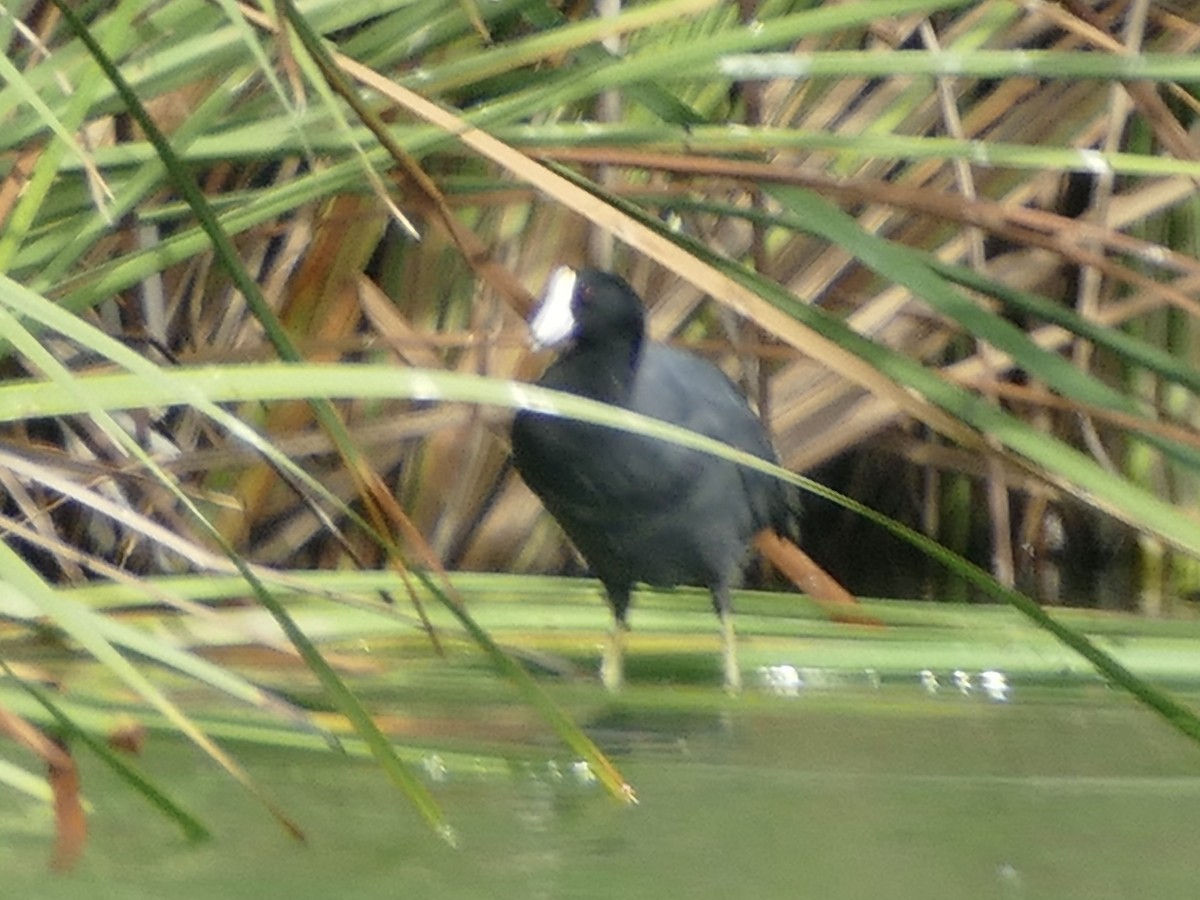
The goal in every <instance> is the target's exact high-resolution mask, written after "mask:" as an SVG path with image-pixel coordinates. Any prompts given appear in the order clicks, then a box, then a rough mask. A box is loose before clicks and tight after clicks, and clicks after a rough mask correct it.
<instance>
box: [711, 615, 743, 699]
mask: <svg viewBox="0 0 1200 900" xmlns="http://www.w3.org/2000/svg"><path fill="white" fill-rule="evenodd" d="M717 615H719V616H720V617H721V659H722V661H723V663H724V665H725V692H726V693H727V694H740V693H741V692H742V670H741V668H740V667H739V666H738V658H737V635H736V634H734V631H733V611H732V610H730V609H723V610H721V611H720V612H718V613H717Z"/></svg>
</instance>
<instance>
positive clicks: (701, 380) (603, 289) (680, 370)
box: [512, 268, 799, 691]
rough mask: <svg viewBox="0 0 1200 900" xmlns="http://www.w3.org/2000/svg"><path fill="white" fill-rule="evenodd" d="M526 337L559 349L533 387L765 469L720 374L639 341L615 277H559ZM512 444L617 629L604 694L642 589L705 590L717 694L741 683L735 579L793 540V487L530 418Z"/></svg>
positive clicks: (761, 444) (550, 419)
mask: <svg viewBox="0 0 1200 900" xmlns="http://www.w3.org/2000/svg"><path fill="white" fill-rule="evenodd" d="M530 328H531V331H532V333H533V340H534V343H535V345H537V346H542V347H551V346H563V347H565V349H564V350H563V351H562V353H561V355H560V356H559V357H558V359H557V360H556V361H555V362H554V363H553V364H552V365H551V366H550V368H549V369H548V370H547V371H546V373H545V375H543V376H542V378H541V380H540V381H539V382H538V384H540V385H542V386H544V387H548V388H554V389H556V390H560V391H566V392H569V393H572V394H577V395H580V396H584V397H590V398H592V399H595V400H602V401H604V402H606V403H611V404H613V405H615V406H620V407H624V408H626V409H630V410H634V411H635V412H639V413H643V414H644V415H647V416H653V417H654V418H656V419H662V420H663V421H666V422H670V423H672V424H674V425H679V426H682V427H683V428H687V429H690V430H692V431H695V432H698V433H700V434H703V435H706V436H708V437H711V438H715V439H716V440H719V441H723V442H725V443H727V444H731V445H732V446H734V447H737V448H739V449H741V450H745V451H746V452H748V453H752V454H754V455H755V456H758V457H760V458H762V459H766V460H771V461H772V462H774V461H775V459H776V456H775V451H774V450H773V449H772V447H771V443H770V440H769V439H768V437H767V434H766V432H765V430H764V429H763V426H762V423H761V422H760V421H759V420H758V418H757V417H756V416H755V415H754V413H753V412H752V411H751V410H750V407H749V406H747V404H746V401H745V398H743V397H742V395H741V394H740V393H739V392H738V390H737V388H735V387H734V385H733V384H732V382H730V381H729V379H728V378H726V377H725V375H724V374H723V373H722V372H721V371H720V370H719V369H718V368H716V367H715V366H713V365H712V364H710V363H708V362H706V361H705V360H702V359H700V358H699V357H696V356H693V355H691V354H690V353H685V352H683V351H680V350H676V349H673V348H671V347H667V346H665V345H663V344H659V343H654V342H651V341H648V340H646V339H645V317H644V313H643V307H642V302H641V300H640V299H639V298H638V296H637V294H635V293H634V292H633V289H632V288H630V287H629V285H628V284H627V283H626V282H625V281H623V280H622V279H621V278H618V277H617V276H615V275H611V274H609V273H606V272H601V271H597V270H594V269H584V270H582V271H579V272H575V271H572V270H571V269H569V268H560V269H558V270H557V271H556V272H555V273H554V274H553V275H552V276H551V278H550V280H549V282H548V283H547V286H546V290H545V293H544V294H543V297H542V300H541V305H540V307H539V309H538V311H537V313H536V314H535V316H534V317H533V319H532V320H531V322H530ZM512 446H513V458H514V461H515V463H516V467H517V471H519V472H520V473H521V477H522V478H524V479H525V483H526V484H528V485H529V487H530V488H532V490H533V492H534V493H535V494H537V495H538V497H540V498H541V500H542V502H543V503H544V504H545V506H546V508H547V509H548V510H549V511H550V513H551V514H552V515H553V516H554V518H555V519H556V520H558V523H559V524H560V525H561V526H562V528H563V530H564V531H565V532H566V533H567V536H568V537H569V538H570V539H571V540H572V541H573V542H574V544H575V546H576V547H577V548H578V549H579V551H580V552H581V553H582V554H583V556H584V558H585V559H586V560H587V562H588V565H589V566H590V567H591V569H592V572H593V573H594V574H595V575H596V576H597V577H598V578H599V579H600V581H601V582H602V583H603V585H604V588H605V591H606V592H607V594H608V602H609V604H610V605H611V606H612V611H613V616H614V619H615V621H614V627H613V633H612V639H611V641H610V643H609V645H608V649H607V651H606V652H605V654H604V661H603V664H602V666H601V674H602V677H603V680H604V683H605V685H606V686H607V687H608V688H609V689H610V690H615V689H616V688H618V687H619V686H620V684H621V680H622V646H623V633H624V631H625V630H626V628H627V625H626V613H627V612H628V609H629V599H630V591H631V589H632V587H633V585H634V584H635V583H636V582H645V583H646V584H650V585H654V586H658V587H671V586H675V585H681V584H687V585H702V586H704V587H707V588H708V589H709V590H710V591H711V592H712V600H713V607H714V609H715V610H716V613H717V616H718V617H719V618H720V620H721V627H722V636H723V640H724V653H723V662H724V669H725V686H726V688H727V689H728V690H730V691H736V690H737V689H738V688H739V687H740V684H741V676H740V673H739V669H738V664H737V654H736V648H735V646H734V634H733V618H732V610H731V608H730V589H731V588H733V587H735V586H736V585H737V584H738V582H739V581H740V579H741V576H742V570H743V567H744V565H745V561H746V556H747V550H748V548H749V545H750V544H751V542H752V541H754V542H755V543H756V545H757V546H758V547H759V548H760V550H764V551H765V552H768V553H770V551H771V550H772V549H778V547H779V546H780V545H782V544H784V543H785V542H784V541H783V540H782V539H781V536H793V535H794V534H795V532H796V530H797V527H796V526H797V519H796V511H797V503H796V497H795V494H794V491H793V490H792V489H791V487H790V486H788V485H786V484H784V483H782V482H780V481H777V480H776V479H773V478H771V477H769V476H767V475H764V474H762V473H759V472H755V471H753V470H751V469H747V468H744V467H742V466H738V465H736V464H734V463H731V462H728V461H726V460H722V459H719V458H717V457H714V456H710V455H708V454H704V453H699V452H697V451H695V450H689V449H686V448H683V447H680V446H677V445H675V444H669V443H666V442H663V441H658V440H655V439H653V438H648V437H643V436H641V435H636V434H628V433H625V432H622V431H619V430H616V429H610V428H605V427H603V426H599V425H591V424H588V423H585V422H578V421H572V420H571V419H566V418H560V417H556V416H551V415H545V414H541V413H537V412H532V411H528V410H522V411H521V412H519V413H518V414H517V416H516V418H515V420H514V422H513V430H512ZM797 552H799V551H798V550H797ZM772 555H773V554H772Z"/></svg>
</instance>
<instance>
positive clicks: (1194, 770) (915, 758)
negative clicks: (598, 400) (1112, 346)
mask: <svg viewBox="0 0 1200 900" xmlns="http://www.w3.org/2000/svg"><path fill="white" fill-rule="evenodd" d="M688 690H689V691H692V692H693V694H691V695H681V696H693V695H694V692H695V691H698V690H704V689H701V688H690V689H688ZM656 696H657V695H656ZM637 698H638V694H637V692H636V691H634V692H631V693H630V695H629V696H628V697H627V698H625V699H624V700H623V701H621V702H619V703H616V704H612V703H610V702H609V701H607V700H605V699H604V698H603V697H601V696H600V695H599V692H597V693H596V695H595V696H594V697H591V698H590V699H589V701H588V703H587V704H586V708H580V709H578V710H577V712H578V713H579V715H580V717H581V719H582V720H583V721H585V722H590V729H591V731H592V733H593V734H594V735H595V737H596V738H597V740H598V741H599V742H600V743H601V744H602V745H603V746H604V747H605V748H606V750H608V751H609V752H610V753H611V754H612V755H613V758H614V759H615V760H616V762H617V763H618V765H619V766H620V767H621V769H622V771H623V772H624V774H625V775H626V776H627V777H628V778H629V779H630V780H631V781H632V782H633V783H634V785H635V786H636V788H637V790H638V793H639V796H640V800H641V802H640V804H639V805H638V806H637V807H635V808H622V807H620V806H618V805H617V804H616V803H615V802H614V801H612V800H610V799H609V798H607V797H606V796H605V795H604V794H603V793H602V792H601V790H600V789H599V788H597V787H596V786H595V785H590V784H588V783H586V780H585V779H581V778H580V777H578V773H575V772H573V771H572V769H571V765H570V759H569V757H567V756H566V755H565V754H564V753H563V752H561V751H560V750H558V748H557V747H556V745H555V744H554V742H553V740H552V739H550V738H548V737H546V738H545V739H544V742H542V741H541V738H538V739H537V740H535V741H534V744H535V745H537V746H541V747H543V748H544V749H543V750H542V751H538V752H534V753H533V754H532V755H531V757H530V758H531V760H532V761H526V762H522V763H520V764H514V765H513V766H512V768H511V770H508V771H507V772H505V771H497V770H496V769H495V768H494V767H493V768H491V769H489V770H487V771H486V772H485V771H482V770H481V771H478V772H473V771H471V769H470V767H469V766H468V767H463V766H459V767H458V768H457V769H453V768H452V769H451V770H450V771H449V772H448V773H447V775H446V776H445V778H444V779H440V780H438V779H434V780H433V781H432V783H433V787H434V790H435V792H436V794H437V796H438V798H439V800H440V801H441V802H442V803H443V804H444V805H445V808H446V810H447V812H448V814H449V815H450V817H451V818H452V820H453V822H454V824H455V826H456V828H457V830H458V833H459V835H460V838H461V847H460V849H457V850H452V849H450V848H448V847H447V846H445V845H443V844H442V843H440V842H439V841H438V840H436V839H434V838H433V837H431V836H430V834H429V833H428V832H427V831H426V830H425V829H424V828H423V827H422V826H421V824H420V823H419V822H418V821H417V819H416V817H415V815H414V814H413V812H412V811H411V810H410V808H409V807H408V806H407V804H406V802H405V801H404V800H403V799H402V798H401V797H400V796H399V795H398V794H397V793H396V792H395V791H393V790H392V789H391V788H390V787H389V786H388V785H387V784H386V783H385V782H384V780H383V778H382V777H381V776H380V775H379V774H378V772H377V771H375V770H374V769H373V768H372V767H371V766H370V765H369V764H367V763H364V762H360V761H355V760H346V759H342V758H336V757H333V756H330V755H321V754H312V753H302V752H294V751H268V750H264V749H262V748H252V747H245V746H238V745H233V746H232V747H231V749H232V750H234V751H235V752H236V753H237V755H238V756H239V758H240V759H241V761H242V762H243V763H244V764H245V765H246V767H247V768H248V769H249V770H250V772H251V773H252V775H253V776H254V777H255V778H257V779H258V780H260V782H261V783H263V784H264V785H265V786H266V787H267V788H268V789H269V791H270V792H271V794H272V795H273V797H274V798H275V799H277V800H278V801H279V803H281V804H282V806H283V807H284V808H285V809H286V810H287V811H288V812H289V813H290V814H291V815H292V816H293V817H294V818H295V819H296V820H297V821H298V822H299V823H300V824H301V825H302V827H303V828H304V829H305V830H306V832H307V836H308V843H307V844H306V845H300V844H297V843H296V842H294V841H292V840H290V839H289V838H288V837H286V836H285V835H284V833H283V832H282V831H281V830H280V829H279V828H278V827H277V826H276V825H275V824H274V823H273V821H272V820H271V819H269V818H268V817H267V816H266V815H265V814H264V813H263V811H262V809H261V807H259V806H258V805H257V804H256V802H255V801H254V800H252V799H251V798H250V797H249V796H248V795H247V794H246V793H245V792H244V791H242V790H241V789H239V788H237V787H235V786H233V785H232V783H231V782H230V781H229V780H228V779H227V778H226V777H225V776H223V775H222V774H221V773H219V772H218V771H216V770H215V769H214V767H213V766H212V765H211V764H210V763H209V762H207V761H206V760H205V759H204V758H202V756H201V755H200V754H199V753H198V752H197V751H195V750H193V749H192V748H191V747H189V746H187V745H184V744H183V743H181V742H178V741H175V740H173V739H170V738H162V737H157V738H152V740H151V741H150V743H149V745H148V747H147V749H146V752H145V754H144V756H143V758H142V760H141V764H142V765H143V766H144V768H145V769H146V770H147V771H148V772H149V773H151V774H152V775H154V776H155V777H156V778H158V779H159V780H160V781H161V782H162V783H164V784H167V785H170V786H171V787H172V789H173V790H174V791H175V792H176V794H177V795H178V796H179V797H180V799H182V800H184V801H185V802H186V803H188V804H189V805H190V807H191V808H192V809H193V810H194V811H195V812H197V813H198V814H199V815H200V816H201V817H202V818H203V819H204V820H205V822H206V823H207V824H209V825H210V826H211V827H212V828H213V829H214V830H215V832H216V834H217V836H216V839H215V840H213V841H212V842H210V843H207V844H202V845H199V846H189V845H186V844H185V843H183V842H182V840H181V839H180V838H179V837H178V835H177V833H176V832H174V831H173V830H172V827H171V826H170V825H169V824H167V823H166V822H165V821H164V820H163V819H162V818H161V817H160V816H159V815H158V814H157V813H155V812H153V811H151V810H150V809H149V808H148V807H147V806H146V805H145V804H144V803H143V802H142V801H141V800H140V799H138V798H136V797H134V796H133V795H132V794H130V793H129V792H128V791H126V790H125V789H124V788H122V787H121V786H120V785H118V784H117V783H116V782H115V781H114V779H113V778H112V776H110V775H108V774H107V773H106V772H105V771H103V770H102V769H101V768H100V767H99V766H98V765H96V764H95V763H94V762H87V761H86V760H85V761H84V773H83V774H84V779H85V781H84V784H85V790H86V794H87V797H88V799H89V800H90V802H91V803H92V804H93V807H94V809H93V813H92V816H91V819H90V822H91V843H90V845H89V847H88V849H87V852H86V856H85V857H84V859H83V861H82V863H81V864H80V866H79V868H78V870H77V871H75V872H74V873H72V874H69V875H59V876H54V875H50V874H48V873H47V872H46V860H47V856H48V853H49V847H50V844H51V841H52V830H51V821H50V816H49V813H48V811H47V810H46V809H45V808H43V807H40V806H38V805H37V804H35V803H32V802H27V801H25V800H24V799H23V798H18V797H17V796H16V795H14V794H11V793H6V794H5V796H4V798H3V800H2V801H0V873H2V876H0V897H3V898H10V897H13V898H47V900H53V898H58V897H62V898H83V900H90V898H113V900H141V898H147V900H148V898H155V900H161V898H172V900H188V898H205V900H207V898H228V900H238V898H253V900H272V898H310V897H311V898H325V897H339V898H340V897H353V898H375V897H380V898H383V897H432V898H440V897H446V898H459V900H464V898H508V897H513V898H518V897H519V898H609V897H621V898H643V897H644V898H676V897H678V898H688V900H700V898H741V897H753V898H760V897H761V898H807V897H812V898H828V900H837V898H856V900H857V898H921V900H934V898H947V900H950V898H953V900H964V898H971V900H976V898H1005V900H1007V898H1047V900H1070V898H1080V900H1106V898H1114V900H1116V898H1140V900H1147V898H1149V900H1154V898H1194V897H1197V896H1200V858H1198V856H1197V853H1196V852H1195V851H1196V848H1197V843H1198V841H1197V835H1200V750H1198V749H1197V748H1195V747H1194V746H1193V745H1190V744H1189V743H1187V742H1186V741H1185V740H1183V739H1182V738H1179V737H1178V736H1177V735H1175V734H1174V733H1173V732H1171V731H1170V730H1168V729H1167V727H1166V726H1164V725H1163V724H1161V723H1160V722H1159V721H1158V720H1156V719H1154V718H1152V717H1151V716H1149V715H1148V714H1146V713H1145V712H1143V711H1142V710H1140V709H1138V708H1136V707H1135V706H1134V705H1133V704H1132V703H1131V702H1130V701H1128V700H1127V699H1126V698H1124V697H1123V696H1120V695H1118V694H1115V693H1112V692H1109V691H1105V690H1103V689H1101V688H1092V689H1079V688H1074V689H1071V690H1070V691H1066V690H1062V691H1056V690H1053V689H1048V688H1039V687H1030V688H1022V687H1021V685H1019V684H1018V685H1016V686H1015V691H1014V693H1013V694H1012V696H1011V699H1010V700H1009V701H1007V702H994V701H990V700H988V699H987V698H986V697H984V696H982V695H980V694H979V693H978V692H976V693H973V694H972V695H970V696H965V695H962V694H960V693H957V692H955V691H953V690H947V689H943V690H942V691H941V692H940V693H938V694H937V695H929V694H927V693H925V692H924V691H922V690H921V689H920V687H919V686H917V685H915V684H914V685H885V686H884V687H883V688H881V689H869V688H865V687H861V686H859V687H855V688H853V689H847V690H825V691H817V692H814V691H810V692H808V693H801V695H800V696H798V697H792V698H773V697H767V696H765V695H763V694H761V693H759V694H752V695H751V696H749V697H746V698H743V699H742V700H740V701H735V702H731V703H729V704H728V705H727V706H726V707H725V708H724V709H723V710H719V711H711V710H710V711H706V712H691V713H689V712H682V711H680V710H682V709H685V708H686V706H687V704H681V705H680V706H679V707H678V708H676V709H675V710H674V711H662V710H661V709H660V710H658V711H656V710H655V709H651V708H650V705H649V704H645V705H639V703H638V700H637ZM581 706H582V705H581ZM526 749H528V742H527V743H526Z"/></svg>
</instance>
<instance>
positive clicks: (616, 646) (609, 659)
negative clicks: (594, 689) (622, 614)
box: [600, 616, 629, 694]
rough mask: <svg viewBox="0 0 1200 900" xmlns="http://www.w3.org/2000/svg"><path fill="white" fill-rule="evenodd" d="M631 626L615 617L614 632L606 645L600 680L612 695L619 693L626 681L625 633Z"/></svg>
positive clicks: (610, 633) (609, 635)
mask: <svg viewBox="0 0 1200 900" xmlns="http://www.w3.org/2000/svg"><path fill="white" fill-rule="evenodd" d="M628 630H629V626H628V625H627V624H626V623H625V620H624V619H622V618H618V617H617V616H613V625H612V630H611V631H610V632H609V633H608V643H607V644H605V645H604V656H603V657H602V658H601V660H600V680H601V681H602V682H604V687H605V688H607V689H608V691H609V692H610V693H613V694H615V693H617V692H618V691H620V690H621V686H622V685H623V684H624V681H625V632H627V631H628Z"/></svg>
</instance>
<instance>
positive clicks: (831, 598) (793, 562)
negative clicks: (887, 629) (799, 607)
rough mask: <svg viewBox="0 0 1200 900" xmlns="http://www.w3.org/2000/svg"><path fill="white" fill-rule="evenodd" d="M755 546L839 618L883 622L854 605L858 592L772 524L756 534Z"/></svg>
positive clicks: (805, 591)
mask: <svg viewBox="0 0 1200 900" xmlns="http://www.w3.org/2000/svg"><path fill="white" fill-rule="evenodd" d="M754 546H755V548H756V549H757V550H758V552H759V553H761V554H762V555H763V556H764V557H765V558H766V559H767V560H768V561H769V562H770V563H771V565H773V566H775V568H777V569H778V570H779V571H780V572H782V573H783V574H784V575H786V576H787V578H788V580H789V581H791V582H792V583H793V584H794V585H796V587H798V588H799V589H800V590H801V591H803V592H804V593H806V594H808V595H809V596H810V597H811V598H812V599H813V600H815V601H816V602H817V603H818V604H819V605H820V606H821V607H822V608H823V609H824V610H825V611H826V613H828V614H829V617H830V618H831V619H833V620H834V621H835V622H847V623H851V624H856V625H879V624H881V623H880V622H879V620H878V619H875V618H874V617H872V616H870V615H867V614H866V613H863V612H859V611H857V610H855V609H854V608H853V607H856V606H857V605H858V600H857V599H855V597H854V595H853V594H851V593H850V592H849V591H848V590H846V589H845V588H844V587H842V586H841V585H840V584H838V582H837V581H836V580H835V579H834V577H833V576H832V575H830V574H829V573H828V572H826V571H825V570H824V569H822V568H821V567H820V566H818V565H817V564H816V562H814V561H813V558H812V557H811V556H809V555H808V554H807V553H805V552H804V551H803V550H801V549H800V548H799V547H797V546H796V545H795V544H794V543H793V542H792V541H789V540H788V539H787V538H784V537H780V536H779V534H778V533H776V532H775V531H774V530H772V529H770V528H764V529H763V530H762V531H760V532H759V533H758V534H757V535H755V536H754Z"/></svg>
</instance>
